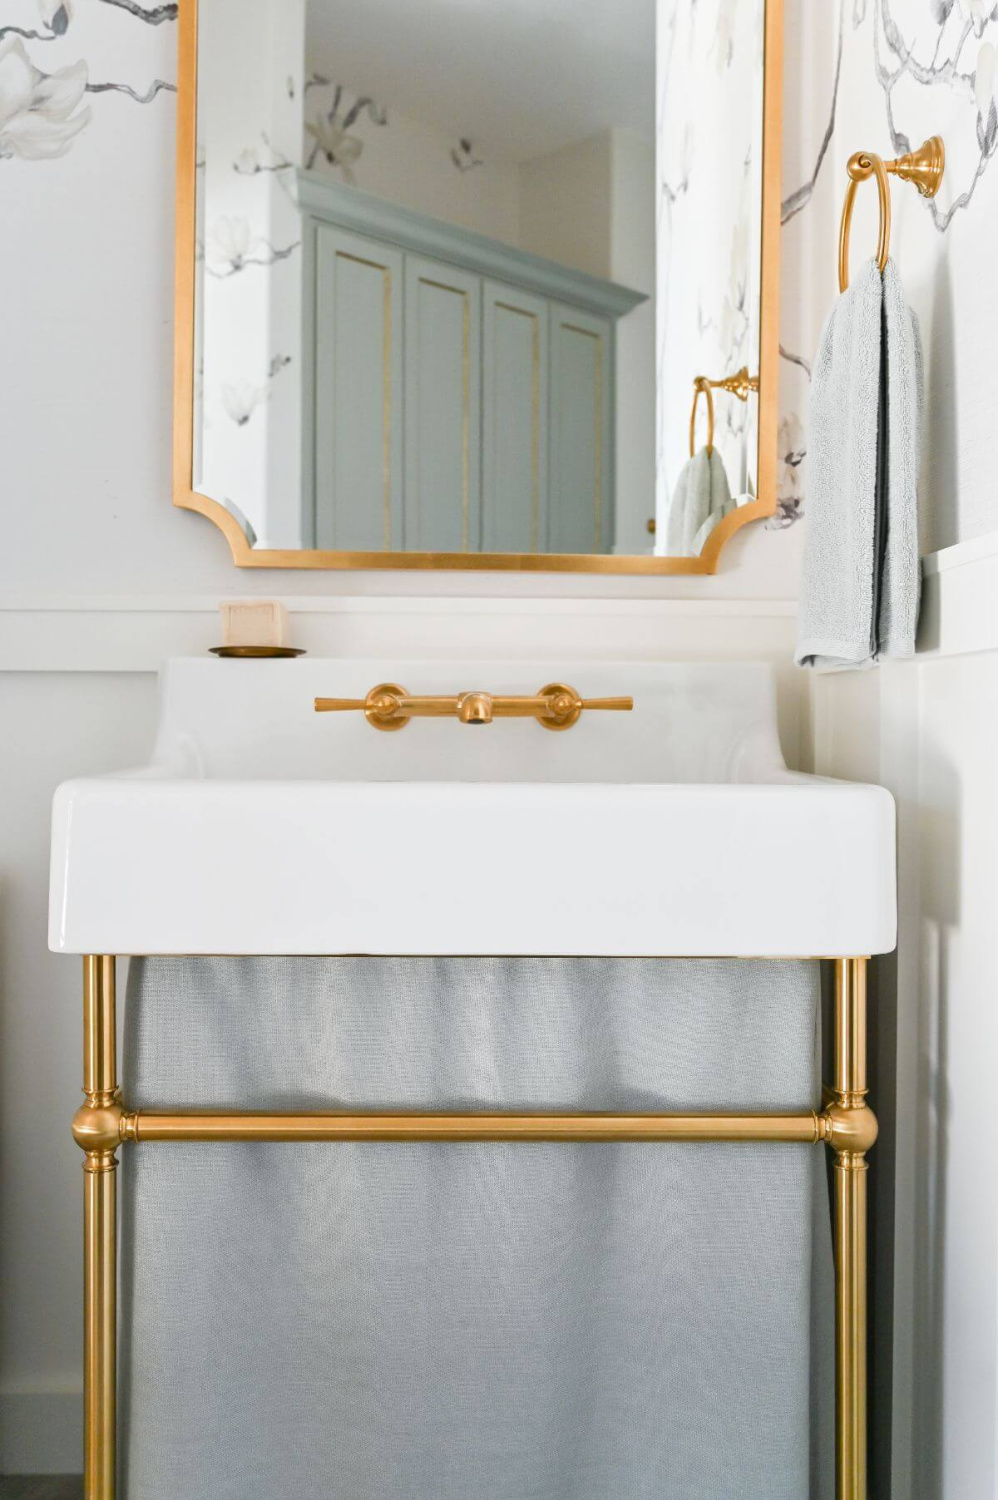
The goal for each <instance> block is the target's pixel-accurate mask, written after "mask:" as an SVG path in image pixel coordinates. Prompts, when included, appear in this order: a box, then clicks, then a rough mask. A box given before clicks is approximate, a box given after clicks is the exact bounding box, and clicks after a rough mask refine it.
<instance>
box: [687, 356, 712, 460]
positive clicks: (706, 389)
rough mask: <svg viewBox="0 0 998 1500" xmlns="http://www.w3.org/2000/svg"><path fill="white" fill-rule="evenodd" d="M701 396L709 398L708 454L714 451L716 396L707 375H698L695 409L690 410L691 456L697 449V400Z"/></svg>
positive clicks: (694, 396) (694, 387)
mask: <svg viewBox="0 0 998 1500" xmlns="http://www.w3.org/2000/svg"><path fill="white" fill-rule="evenodd" d="M701 396H706V398H707V456H708V458H709V457H710V455H711V454H712V453H713V451H714V398H713V396H712V395H711V393H710V381H709V380H708V379H707V377H706V375H698V376H697V377H696V379H695V380H694V382H693V410H692V411H691V412H690V458H692V457H693V456H694V454H695V453H696V451H697V402H698V401H699V400H700V397H701Z"/></svg>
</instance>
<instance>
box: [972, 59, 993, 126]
mask: <svg viewBox="0 0 998 1500" xmlns="http://www.w3.org/2000/svg"><path fill="white" fill-rule="evenodd" d="M996 56H998V54H996V52H995V49H994V46H993V45H992V43H991V42H982V43H981V45H980V47H979V48H978V51H977V67H976V68H975V69H974V99H975V101H976V103H977V112H978V114H979V115H980V117H981V119H982V120H984V121H987V118H988V116H989V114H990V113H991V111H992V109H993V108H994V106H995V84H996V83H998V77H996V75H995V60H996Z"/></svg>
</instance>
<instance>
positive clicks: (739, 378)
mask: <svg viewBox="0 0 998 1500" xmlns="http://www.w3.org/2000/svg"><path fill="white" fill-rule="evenodd" d="M758 389H759V377H758V375H750V374H749V372H748V365H742V367H741V369H740V370H736V371H735V373H734V374H733V375H725V376H723V377H722V379H720V380H711V379H710V377H709V376H708V375H697V376H695V377H694V380H693V410H692V411H691V412H690V458H692V457H693V455H694V454H695V453H696V432H697V403H698V401H699V400H700V397H701V396H704V397H706V400H707V454H708V456H709V455H710V454H711V453H713V451H714V397H713V395H712V394H711V393H712V391H727V392H728V394H729V395H731V396H737V397H738V399H739V401H747V400H748V398H749V391H758Z"/></svg>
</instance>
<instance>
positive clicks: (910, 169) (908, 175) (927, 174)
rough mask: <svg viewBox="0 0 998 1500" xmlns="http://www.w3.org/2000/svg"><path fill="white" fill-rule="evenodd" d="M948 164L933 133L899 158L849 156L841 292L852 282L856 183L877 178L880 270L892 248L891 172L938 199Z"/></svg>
mask: <svg viewBox="0 0 998 1500" xmlns="http://www.w3.org/2000/svg"><path fill="white" fill-rule="evenodd" d="M945 166H946V150H945V147H944V146H943V143H942V138H941V137H940V136H938V135H930V136H929V139H928V140H927V141H923V142H922V144H921V146H919V148H918V150H917V151H906V152H905V154H904V156H899V157H898V158H897V159H896V160H895V161H884V160H883V158H882V157H880V156H877V155H876V154H875V153H874V152H873V151H856V152H854V153H853V155H852V156H850V158H849V162H848V165H847V166H846V171H847V172H848V173H849V186H848V187H847V188H846V195H845V199H844V201H843V204H842V219H841V222H840V224H839V291H840V292H844V291H845V290H846V288H847V287H848V285H849V230H850V228H851V225H852V211H853V205H854V203H855V201H856V186H857V184H858V183H860V182H866V180H867V178H868V177H874V176H875V177H876V179H877V196H878V198H879V199H880V233H879V235H878V236H877V265H878V266H879V268H880V273H881V275H883V272H884V270H885V268H886V266H887V257H888V255H889V254H890V249H891V188H890V183H889V182H888V181H887V176H888V173H893V175H894V176H895V177H900V178H901V179H902V181H903V182H913V183H914V184H915V186H916V187H917V188H918V191H919V192H920V193H921V195H922V197H923V198H934V197H935V196H936V194H937V193H938V191H939V184H940V183H941V182H942V180H943V171H944V170H945Z"/></svg>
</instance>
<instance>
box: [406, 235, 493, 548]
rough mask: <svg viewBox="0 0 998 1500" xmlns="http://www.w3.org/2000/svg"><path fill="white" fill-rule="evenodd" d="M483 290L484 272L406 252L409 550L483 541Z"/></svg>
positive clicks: (476, 544)
mask: <svg viewBox="0 0 998 1500" xmlns="http://www.w3.org/2000/svg"><path fill="white" fill-rule="evenodd" d="M481 296H482V293H481V281H480V279H479V278H478V277H477V276H473V275H470V274H469V273H468V272H466V271H459V270H457V269H456V268H455V267H453V266H447V265H444V264H442V263H438V262H436V261H431V260H423V259H422V258H421V257H419V256H415V255H407V256H406V263H405V520H404V527H403V532H404V539H405V540H404V545H405V547H406V549H407V550H408V551H419V552H469V551H471V552H477V551H478V550H479V549H480V547H481V472H480V464H481Z"/></svg>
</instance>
